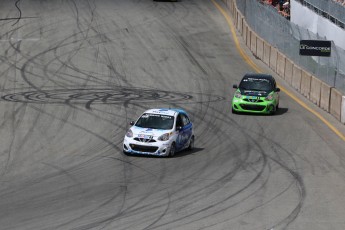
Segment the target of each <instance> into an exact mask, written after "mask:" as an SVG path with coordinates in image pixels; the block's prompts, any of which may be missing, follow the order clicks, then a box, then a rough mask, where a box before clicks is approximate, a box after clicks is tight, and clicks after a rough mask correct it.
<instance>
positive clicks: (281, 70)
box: [277, 52, 286, 78]
mask: <svg viewBox="0 0 345 230" xmlns="http://www.w3.org/2000/svg"><path fill="white" fill-rule="evenodd" d="M285 59H286V58H285V56H284V55H283V54H281V53H280V52H278V53H277V74H278V75H279V76H281V77H283V78H284V74H285Z"/></svg>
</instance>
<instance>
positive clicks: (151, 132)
mask: <svg viewBox="0 0 345 230" xmlns="http://www.w3.org/2000/svg"><path fill="white" fill-rule="evenodd" d="M131 130H132V132H133V137H138V136H139V135H147V136H152V137H159V136H161V135H163V134H165V133H168V132H171V131H172V130H170V129H169V130H167V129H151V128H141V127H138V126H132V127H131Z"/></svg>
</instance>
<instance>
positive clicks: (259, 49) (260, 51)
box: [256, 37, 264, 60]
mask: <svg viewBox="0 0 345 230" xmlns="http://www.w3.org/2000/svg"><path fill="white" fill-rule="evenodd" d="M256 56H257V57H258V58H259V59H260V60H262V59H264V40H262V38H260V37H256Z"/></svg>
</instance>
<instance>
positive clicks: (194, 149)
mask: <svg viewBox="0 0 345 230" xmlns="http://www.w3.org/2000/svg"><path fill="white" fill-rule="evenodd" d="M202 150H204V149H203V148H196V147H194V148H193V149H192V150H188V149H185V150H182V151H181V152H177V153H175V156H173V157H162V156H153V155H144V154H127V155H126V156H128V157H142V158H178V157H184V156H188V155H191V154H194V153H197V152H200V151H202Z"/></svg>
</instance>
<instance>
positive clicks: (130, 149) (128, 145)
mask: <svg viewBox="0 0 345 230" xmlns="http://www.w3.org/2000/svg"><path fill="white" fill-rule="evenodd" d="M170 146H171V143H170V141H156V142H153V143H151V142H141V141H136V140H134V139H133V138H128V137H125V139H124V141H123V152H125V153H127V154H140V155H152V156H168V155H169V151H170Z"/></svg>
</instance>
